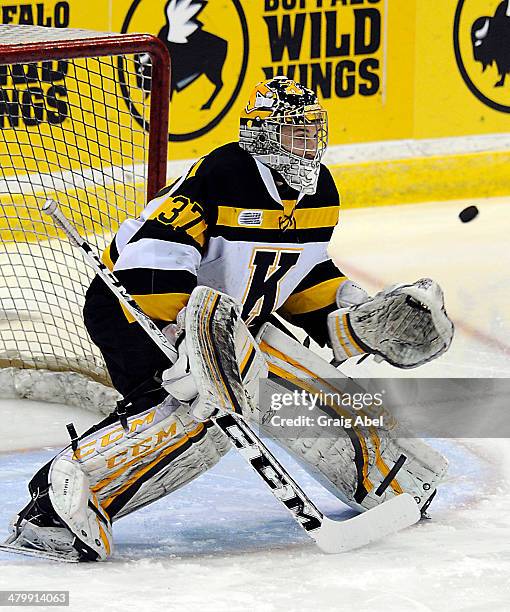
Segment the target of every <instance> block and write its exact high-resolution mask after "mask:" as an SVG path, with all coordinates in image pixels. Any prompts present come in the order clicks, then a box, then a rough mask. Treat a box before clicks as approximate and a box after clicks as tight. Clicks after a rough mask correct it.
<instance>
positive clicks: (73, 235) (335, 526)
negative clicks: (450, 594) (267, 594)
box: [43, 200, 421, 553]
mask: <svg viewBox="0 0 510 612" xmlns="http://www.w3.org/2000/svg"><path fill="white" fill-rule="evenodd" d="M43 212H45V213H46V214H47V215H49V216H50V217H52V219H53V221H54V222H55V224H56V225H57V226H58V227H60V228H61V229H62V230H63V231H64V232H65V234H66V235H67V236H68V238H69V239H70V241H71V243H73V244H74V245H75V246H76V247H78V248H79V249H80V250H81V251H82V253H83V255H84V257H85V260H86V261H87V262H88V263H89V265H91V267H92V268H94V270H95V271H96V272H97V274H98V275H99V276H100V277H101V278H102V279H103V281H104V282H105V283H106V284H107V286H108V287H109V288H110V290H111V291H112V292H113V293H114V294H115V295H116V296H117V298H119V299H120V300H121V301H122V302H123V303H124V304H125V305H126V307H127V308H128V310H129V311H130V313H131V314H132V315H133V317H134V318H135V319H136V321H137V322H138V323H139V324H140V325H141V326H142V327H143V329H144V330H145V331H146V332H147V334H148V335H149V336H150V337H151V339H152V340H153V341H154V343H155V344H156V346H158V348H159V349H160V350H161V351H162V352H163V353H164V354H165V355H166V356H167V357H168V358H169V359H170V361H171V362H174V361H175V359H176V350H175V348H174V347H173V346H172V344H171V343H170V342H169V340H168V339H167V338H166V336H165V335H164V334H163V333H162V332H161V331H160V330H159V329H158V327H157V326H156V325H155V324H154V322H153V321H152V320H151V319H150V318H149V317H148V316H147V315H146V314H145V313H144V312H143V311H142V310H141V309H140V307H139V306H138V305H137V304H136V302H135V301H134V300H133V298H132V297H131V296H130V295H129V294H128V293H127V291H126V290H125V288H124V287H123V286H122V285H121V284H120V282H119V281H118V280H117V278H116V277H115V275H114V274H113V273H112V272H111V271H110V270H109V269H108V268H107V267H106V266H105V265H104V264H103V262H102V261H101V260H100V259H99V257H98V256H97V255H96V254H95V253H94V252H93V251H92V249H91V247H90V246H89V244H88V243H87V242H86V241H84V240H82V238H81V236H80V234H79V233H78V232H77V230H76V229H75V228H74V227H73V225H72V224H71V223H70V222H69V220H68V219H67V218H66V216H65V215H64V214H63V212H62V211H61V210H60V208H59V206H58V204H57V202H55V201H54V200H47V201H46V203H45V204H44V206H43ZM211 420H212V421H213V422H214V424H215V425H216V426H217V427H218V428H219V429H220V430H221V431H223V433H224V434H225V435H226V436H227V438H228V439H229V441H230V443H231V444H232V446H233V447H234V448H235V449H236V450H237V451H238V452H239V453H240V454H241V455H242V456H243V458H244V459H245V460H246V461H247V462H248V463H249V464H250V465H251V467H252V468H253V469H254V470H255V472H257V474H258V475H259V476H260V477H261V478H262V480H263V481H264V482H265V483H266V485H267V486H268V487H269V489H270V490H271V492H272V493H273V495H274V496H275V497H276V499H277V500H278V501H279V502H280V503H281V504H283V506H285V508H287V510H288V511H289V512H290V514H291V516H292V517H293V518H294V520H295V521H296V522H297V523H298V525H300V526H301V527H302V528H303V529H304V530H305V531H306V533H307V534H308V535H309V536H310V537H311V538H312V539H313V540H314V541H315V542H316V544H317V545H318V546H319V548H320V549H321V550H322V551H324V552H327V553H340V552H344V551H348V550H352V549H355V548H359V547H361V546H364V545H366V544H369V543H370V542H373V541H375V540H378V539H380V538H383V537H385V536H387V535H389V534H391V533H394V532H396V531H399V530H400V529H403V528H405V527H408V526H410V525H413V524H414V523H416V522H418V520H419V519H420V516H421V514H420V510H419V508H418V505H417V504H416V502H415V500H414V498H413V497H412V496H411V495H409V493H403V494H401V495H398V496H396V497H394V498H392V499H391V500H388V501H386V502H383V503H382V504H380V505H378V506H376V507H374V508H372V509H370V510H367V511H365V512H364V513H362V514H360V515H358V516H355V517H353V518H349V519H346V520H343V521H336V520H332V519H329V518H327V517H326V516H324V514H323V513H322V512H321V511H320V510H319V509H318V508H317V507H316V506H315V504H314V503H313V502H312V501H311V500H310V499H309V498H308V496H307V495H306V493H305V492H304V491H303V490H302V489H301V487H300V486H299V485H298V484H297V483H296V482H295V481H294V479H293V478H292V477H291V476H290V475H289V474H288V472H287V471H286V469H285V468H284V467H283V466H282V465H281V463H280V462H279V461H278V460H277V459H276V457H275V456H274V455H273V454H272V453H271V451H270V450H269V449H268V448H267V447H266V446H265V444H264V443H263V442H262V441H261V440H260V439H259V437H258V436H257V435H256V434H255V433H254V432H253V431H252V429H251V427H250V426H249V425H248V424H247V423H246V421H245V420H244V418H243V417H242V416H241V415H239V414H237V413H235V412H233V411H232V412H227V411H223V410H219V412H218V413H217V414H215V415H213V416H212V417H211Z"/></svg>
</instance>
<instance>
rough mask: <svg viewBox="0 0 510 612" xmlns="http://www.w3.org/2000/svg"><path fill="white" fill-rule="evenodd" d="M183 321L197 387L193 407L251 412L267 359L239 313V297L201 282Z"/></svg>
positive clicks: (197, 410) (209, 411) (202, 410)
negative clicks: (203, 285) (205, 285)
mask: <svg viewBox="0 0 510 612" xmlns="http://www.w3.org/2000/svg"><path fill="white" fill-rule="evenodd" d="M185 326H186V335H185V342H186V349H187V355H188V359H189V364H190V370H191V373H192V375H193V378H194V380H195V383H196V387H197V390H198V400H196V403H194V405H193V411H194V413H195V414H197V413H202V414H204V415H210V414H212V413H213V412H215V411H216V410H217V409H223V410H232V409H233V410H234V411H235V412H238V413H240V414H244V415H246V414H247V413H252V412H253V411H254V410H255V406H256V405H257V403H258V387H259V384H258V383H259V379H260V378H265V377H266V376H267V364H266V360H265V358H264V356H263V354H262V353H261V351H260V349H259V347H258V344H257V342H256V341H255V339H254V338H253V336H252V335H251V333H250V332H249V331H248V327H247V326H246V324H245V323H244V321H243V320H242V319H241V305H240V304H239V302H237V301H236V300H234V299H233V298H231V297H230V296H228V295H226V294H224V293H220V292H219V291H216V290H215V289H210V288H209V287H197V288H196V289H194V291H193V293H192V294H191V297H190V299H189V301H188V304H187V306H186V320H185ZM198 403H200V405H198Z"/></svg>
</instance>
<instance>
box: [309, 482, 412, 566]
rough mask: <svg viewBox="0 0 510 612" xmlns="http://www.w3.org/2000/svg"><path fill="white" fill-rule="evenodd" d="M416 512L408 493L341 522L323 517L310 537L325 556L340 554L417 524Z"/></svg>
mask: <svg viewBox="0 0 510 612" xmlns="http://www.w3.org/2000/svg"><path fill="white" fill-rule="evenodd" d="M420 518H421V513H420V509H419V508H418V505H417V504H416V502H415V500H414V498H413V497H412V496H411V495H409V493H402V494H401V495H398V496H397V497H393V498H392V499H390V500H388V501H386V502H384V503H382V504H380V505H379V506H376V507H375V508H372V509H371V510H367V511H366V512H363V514H359V515H358V516H355V517H353V518H350V519H347V520H345V521H334V520H332V519H329V518H327V517H324V521H323V523H322V526H321V527H320V528H319V529H318V530H317V531H314V532H311V533H310V535H311V536H312V538H313V539H314V540H315V542H316V543H317V546H319V548H320V549H321V550H322V551H323V552H326V553H333V554H334V553H341V552H347V551H348V550H354V549H356V548H361V547H362V546H366V545H367V544H370V543H371V542H375V541H376V540H380V539H381V538H384V537H386V536H387V535H390V534H392V533H396V532H397V531H400V530H401V529H405V528H406V527H409V526H411V525H414V524H415V523H417V522H418V521H419V520H420Z"/></svg>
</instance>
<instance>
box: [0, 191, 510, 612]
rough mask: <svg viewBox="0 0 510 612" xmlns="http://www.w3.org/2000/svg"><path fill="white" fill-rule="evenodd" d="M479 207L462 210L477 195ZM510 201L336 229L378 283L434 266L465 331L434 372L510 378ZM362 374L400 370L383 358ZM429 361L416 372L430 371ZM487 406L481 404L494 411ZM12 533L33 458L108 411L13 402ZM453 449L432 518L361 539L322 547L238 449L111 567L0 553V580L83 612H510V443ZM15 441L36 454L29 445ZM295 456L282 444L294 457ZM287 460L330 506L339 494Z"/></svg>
mask: <svg viewBox="0 0 510 612" xmlns="http://www.w3.org/2000/svg"><path fill="white" fill-rule="evenodd" d="M472 203H476V204H477V206H478V207H479V209H480V215H479V217H478V218H477V219H475V220H474V221H473V222H471V223H469V224H461V223H460V221H459V220H458V218H457V214H458V212H460V211H461V210H462V209H463V208H464V207H465V206H467V205H468V204H472ZM509 221H510V200H508V199H506V200H505V199H497V200H483V201H469V202H466V201H463V202H449V203H437V204H434V203H430V204H426V205H420V206H405V207H398V208H379V209H372V210H369V209H367V210H359V211H347V212H346V213H344V214H343V215H342V220H341V229H340V230H339V231H338V233H337V235H336V236H335V241H334V254H335V256H336V258H337V260H338V261H339V264H340V265H341V267H342V269H343V270H344V271H345V272H347V273H348V274H350V276H351V277H352V278H354V279H357V280H359V282H360V283H361V284H363V285H364V286H366V288H367V289H368V290H370V291H374V290H377V289H379V288H381V287H383V286H384V285H386V284H391V283H393V282H400V281H414V280H416V279H417V278H419V277H421V276H431V277H432V278H435V279H437V280H438V281H439V282H440V283H441V285H442V286H443V288H444V290H445V294H446V304H447V309H448V312H449V313H450V314H451V315H452V317H453V318H454V320H455V323H456V326H457V335H456V338H455V340H454V343H453V345H452V348H451V350H450V351H449V352H448V353H447V354H446V355H445V356H443V357H442V358H441V359H440V360H437V361H436V362H434V363H432V364H429V365H427V366H424V367H423V368H420V370H419V374H420V376H423V375H429V376H462V377H464V376H469V377H483V376H500V377H510V322H509V317H508V312H510V279H509V273H508V270H509V269H510V254H509V249H508V228H509V227H510V223H509ZM346 369H347V370H348V371H349V373H350V374H352V375H357V376H367V375H380V376H389V375H394V373H395V372H394V370H393V369H391V368H390V367H389V366H386V365H384V364H380V365H378V364H374V363H373V362H372V361H371V360H367V361H365V362H363V363H362V364H361V365H355V364H354V363H350V364H349V365H348V367H347V368H346ZM417 373H418V372H408V373H407V375H416V374H417ZM481 409H483V407H481ZM0 418H1V420H2V435H1V437H0V494H1V495H2V501H3V503H2V504H0V537H2V538H3V537H4V536H5V535H6V534H7V522H8V520H9V518H10V517H11V516H12V514H14V512H15V511H16V510H18V509H19V508H20V507H21V505H22V504H23V503H25V501H26V482H27V481H28V479H29V478H30V477H31V475H32V474H33V473H34V471H35V469H36V468H38V467H40V466H41V465H43V464H44V462H45V461H47V460H49V459H50V458H51V457H52V455H53V453H54V452H55V451H56V450H57V449H58V447H59V446H60V445H62V444H66V443H67V433H66V431H65V423H67V422H69V421H71V420H72V421H74V422H75V424H76V426H77V429H78V430H79V431H82V430H83V429H84V428H86V427H87V426H88V425H89V424H91V422H93V420H94V417H93V415H91V414H90V413H88V412H87V411H78V410H77V409H76V408H66V407H63V406H54V405H53V406H52V405H48V404H37V405H34V404H33V403H29V402H19V401H16V400H4V401H3V402H0ZM431 442H432V444H433V445H434V446H435V447H436V448H439V449H440V450H441V451H442V452H444V453H445V454H446V455H447V456H448V458H449V460H450V466H451V467H450V471H449V476H448V479H447V480H446V482H445V483H444V485H443V486H442V487H441V489H440V491H439V493H438V497H437V500H436V501H435V502H434V504H433V505H432V506H431V515H432V520H431V521H427V522H422V523H420V524H419V525H417V526H415V527H412V528H410V529H407V530H406V531H403V532H401V533H399V534H397V535H394V536H391V537H389V538H387V539H385V540H383V541H381V542H377V543H375V544H373V545H371V546H368V547H366V548H364V549H362V550H358V551H355V552H351V553H346V554H344V555H337V556H326V555H324V554H322V553H320V552H319V551H318V550H317V548H316V547H315V546H314V545H313V543H312V542H311V541H309V540H308V539H307V537H306V535H304V534H303V533H302V532H301V530H300V529H299V528H298V527H297V526H296V525H295V524H294V523H293V521H292V519H291V518H290V517H289V516H288V515H287V514H286V513H285V511H284V510H283V509H282V508H280V506H279V505H278V504H277V502H276V501H275V500H274V499H273V498H272V496H271V495H270V494H269V493H268V492H267V491H266V490H265V489H264V487H263V485H262V484H261V483H260V482H259V481H258V479H257V477H256V476H255V474H253V473H252V472H251V471H250V469H249V467H247V466H246V465H245V464H244V463H243V462H242V460H241V459H240V458H239V457H238V456H237V455H236V454H235V453H234V452H230V453H229V454H228V455H227V456H226V457H225V458H224V459H223V460H222V461H221V462H220V464H219V465H217V466H216V467H215V468H214V469H213V470H211V471H210V472H208V473H207V474H204V475H203V476H202V477H201V478H199V479H197V480H196V481H194V482H193V483H191V484H190V485H188V486H187V487H185V488H184V489H182V490H180V491H178V492H176V493H174V494H173V495H172V496H170V497H167V498H165V499H162V500H159V501H158V502H157V503H155V504H153V505H151V506H149V507H147V508H144V509H143V510H141V511H140V512H138V513H136V514H135V515H132V516H129V517H126V518H124V519H122V520H120V521H119V522H118V523H116V524H115V526H114V534H115V541H116V552H115V555H114V557H113V559H112V561H110V562H108V563H107V564H103V565H101V564H91V565H88V564H80V565H77V566H75V565H72V566H71V565H57V564H55V563H51V562H47V561H39V560H34V559H31V558H25V557H18V556H11V555H5V554H2V555H0V589H14V588H25V589H68V590H69V591H70V600H71V606H70V609H71V610H77V611H78V610H79V611H80V612H81V611H82V610H84V609H85V608H86V609H94V610H126V611H127V610H136V611H137V612H141V611H145V610H147V611H149V610H150V611H152V610H165V611H173V610H179V611H186V612H187V611H195V610H197V611H198V610H207V611H208V612H209V611H213V612H215V611H218V612H219V611H222V612H223V611H224V610H228V611H229V612H234V611H236V612H237V611H241V610H242V611H243V612H244V611H246V612H248V611H250V612H251V611H257V612H258V611H260V612H271V611H279V610H285V611H294V610H296V611H298V610H299V611H300V612H301V611H313V612H321V611H323V610H328V611H329V610H346V611H351V610H353V611H354V610H356V611H357V612H365V611H367V612H369V611H370V612H373V611H374V610H379V611H391V612H394V611H405V612H413V611H417V612H418V611H420V612H422V611H423V612H424V611H429V610H433V611H443V610H448V612H456V611H458V610H469V611H481V610H495V611H506V610H509V609H510V579H509V576H510V517H509V513H508V507H509V505H510V487H509V485H510V441H509V440H506V439H493V440H434V441H431ZM17 449H27V450H25V452H16V450H17ZM280 456H281V453H280ZM282 460H284V461H285V463H286V464H287V465H288V466H292V471H293V472H296V474H297V475H298V480H299V481H300V483H301V484H302V485H303V486H304V488H305V489H306V490H307V492H308V493H309V494H310V495H311V496H313V499H314V500H316V501H317V503H318V504H319V505H320V506H321V508H324V510H325V511H326V513H328V514H331V515H332V516H335V517H339V516H341V515H342V514H343V513H348V512H349V510H348V509H346V507H345V506H343V505H342V504H341V503H340V502H339V501H338V500H337V499H336V498H334V497H333V496H331V495H330V494H329V493H327V492H326V491H325V490H324V489H323V488H322V487H321V486H320V485H318V484H317V483H315V482H314V481H313V480H312V479H311V478H310V477H308V476H306V475H305V474H304V473H303V472H302V471H301V470H300V469H299V468H298V467H297V466H296V465H295V463H294V462H293V461H292V460H290V459H288V458H285V457H282Z"/></svg>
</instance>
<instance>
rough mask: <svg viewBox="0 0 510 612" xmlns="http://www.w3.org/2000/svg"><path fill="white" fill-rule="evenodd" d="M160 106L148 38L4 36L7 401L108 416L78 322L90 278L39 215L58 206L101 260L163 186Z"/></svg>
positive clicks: (30, 30) (1, 321)
mask: <svg viewBox="0 0 510 612" xmlns="http://www.w3.org/2000/svg"><path fill="white" fill-rule="evenodd" d="M168 106H169V58H168V53H167V51H166V49H165V48H164V46H163V45H162V43H160V41H159V40H157V39H156V38H154V37H152V36H150V35H145V34H135V35H120V34H105V33H99V32H91V31H86V30H70V29H56V28H43V27H34V26H0V185H1V189H0V241H1V252H0V394H1V396H2V397H20V396H21V397H31V398H35V399H50V400H53V401H61V402H64V403H71V404H77V405H84V406H86V407H88V408H93V409H96V410H101V411H103V412H108V411H109V410H110V409H111V407H112V401H113V399H112V398H114V394H113V393H112V390H111V382H110V380H109V377H108V373H107V371H106V368H105V365H104V362H103V359H102V357H101V354H100V352H99V351H98V349H97V348H96V347H95V345H94V344H93V343H92V342H91V340H90V338H89V336H88V334H87V331H86V329H85V326H84V324H83V320H82V307H83V302H84V296H85V292H86V289H87V287H88V285H89V283H90V280H91V278H92V276H93V272H92V271H91V270H90V269H89V268H87V267H86V266H85V264H84V263H83V260H82V257H81V254H80V253H79V252H77V251H75V250H74V249H73V248H72V247H71V245H70V244H69V242H68V241H67V239H66V238H65V236H64V235H63V234H62V233H61V232H60V231H57V230H56V228H55V226H54V225H53V222H52V221H51V219H50V218H48V217H46V216H45V215H44V214H42V213H41V207H42V205H43V204H44V202H45V201H46V199H48V198H52V199H55V200H57V201H58V203H59V204H60V206H61V208H62V210H63V211H64V212H65V214H66V215H67V217H68V218H69V219H70V220H72V222H73V223H74V224H75V225H76V227H77V229H78V231H79V232H80V233H81V234H82V236H84V237H86V239H87V241H88V242H89V243H90V244H91V245H92V246H93V248H94V249H95V250H96V251H97V252H99V253H101V252H102V250H103V249H104V247H105V246H106V244H107V243H108V242H109V240H110V239H111V238H112V235H113V234H114V233H115V231H116V230H117V228H118V225H119V224H120V223H121V222H122V221H123V220H124V219H125V218H126V216H133V215H134V216H136V215H137V211H139V210H140V209H141V208H143V206H144V204H145V202H146V200H147V199H150V198H151V197H152V196H154V194H155V193H156V192H157V191H158V190H159V189H160V188H161V187H162V186H163V185H164V182H165V178H166V156H167V146H168V141H167V138H168V136H167V134H168ZM49 373H52V374H49ZM49 381H51V382H49Z"/></svg>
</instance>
